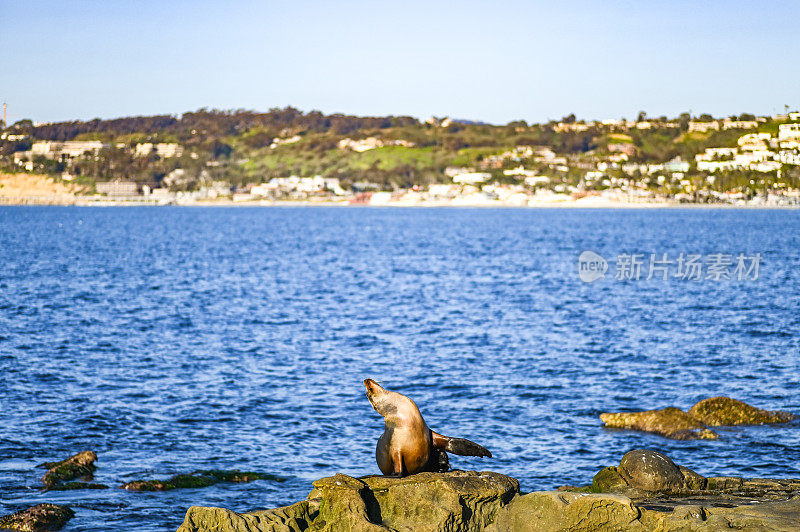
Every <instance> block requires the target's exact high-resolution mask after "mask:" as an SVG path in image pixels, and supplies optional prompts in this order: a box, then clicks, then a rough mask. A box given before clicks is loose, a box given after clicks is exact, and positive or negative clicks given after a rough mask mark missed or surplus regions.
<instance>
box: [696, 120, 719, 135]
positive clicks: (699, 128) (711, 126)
mask: <svg viewBox="0 0 800 532" xmlns="http://www.w3.org/2000/svg"><path fill="white" fill-rule="evenodd" d="M708 131H719V122H717V121H716V120H712V121H711V122H695V121H692V122H689V132H690V133H693V132H698V133H706V132H708Z"/></svg>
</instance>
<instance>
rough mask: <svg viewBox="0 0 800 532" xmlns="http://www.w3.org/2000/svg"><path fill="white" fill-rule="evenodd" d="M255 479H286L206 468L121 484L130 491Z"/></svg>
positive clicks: (199, 485) (189, 486)
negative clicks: (162, 478) (164, 477)
mask: <svg viewBox="0 0 800 532" xmlns="http://www.w3.org/2000/svg"><path fill="white" fill-rule="evenodd" d="M254 480H272V481H275V482H283V481H284V480H285V479H284V478H282V477H278V476H276V475H270V474H267V473H254V472H247V471H238V470H235V469H234V470H230V471H226V470H216V469H213V470H205V471H194V472H193V473H188V474H181V475H175V476H173V477H170V478H168V479H165V480H134V481H133V482H128V483H125V484H123V485H122V486H120V488H122V489H126V490H130V491H169V490H176V489H191V488H206V487H208V486H213V485H214V484H219V483H220V482H253V481H254Z"/></svg>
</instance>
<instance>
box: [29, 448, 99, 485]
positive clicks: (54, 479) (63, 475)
mask: <svg viewBox="0 0 800 532" xmlns="http://www.w3.org/2000/svg"><path fill="white" fill-rule="evenodd" d="M96 460H97V454H95V453H94V451H83V452H80V453H78V454H76V455H74V456H70V457H69V458H67V459H66V460H62V461H61V462H45V463H44V464H41V467H46V468H47V469H48V471H47V473H45V474H44V476H43V477H42V482H43V483H44V485H45V486H47V487H51V486H53V485H55V484H56V483H58V482H62V481H66V480H75V479H76V478H86V479H91V478H92V475H93V474H94V470H95V469H96V467H95V465H94V462H95V461H96Z"/></svg>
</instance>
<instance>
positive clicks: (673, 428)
mask: <svg viewBox="0 0 800 532" xmlns="http://www.w3.org/2000/svg"><path fill="white" fill-rule="evenodd" d="M600 419H601V420H602V421H603V423H605V425H606V427H610V428H617V429H632V430H641V431H644V432H652V433H653V434H658V435H660V436H665V437H667V438H672V439H675V440H701V439H702V440H713V439H717V438H718V437H719V436H718V435H717V434H716V433H715V432H713V431H711V430H708V429H707V428H706V426H705V425H704V424H703V423H701V422H700V421H698V420H696V419H695V418H693V417H692V416H690V415H689V414H687V413H686V412H684V411H683V410H681V409H680V408H675V407H672V406H671V407H667V408H664V409H661V410H645V411H644V412H615V413H603V414H600Z"/></svg>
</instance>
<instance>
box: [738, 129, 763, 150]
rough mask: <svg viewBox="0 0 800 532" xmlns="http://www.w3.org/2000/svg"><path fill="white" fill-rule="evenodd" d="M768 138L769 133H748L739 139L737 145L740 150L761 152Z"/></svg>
mask: <svg viewBox="0 0 800 532" xmlns="http://www.w3.org/2000/svg"><path fill="white" fill-rule="evenodd" d="M770 138H772V135H770V134H769V133H749V134H747V135H742V136H741V137H739V140H738V141H737V144H739V147H740V148H741V149H742V150H763V149H765V148H766V147H767V142H769V139H770Z"/></svg>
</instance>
